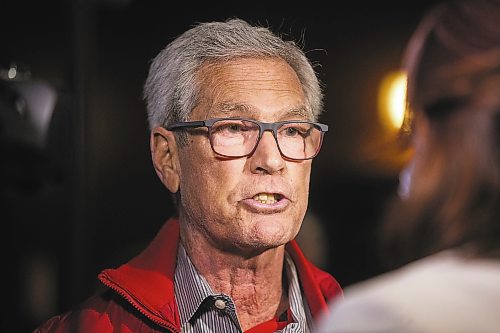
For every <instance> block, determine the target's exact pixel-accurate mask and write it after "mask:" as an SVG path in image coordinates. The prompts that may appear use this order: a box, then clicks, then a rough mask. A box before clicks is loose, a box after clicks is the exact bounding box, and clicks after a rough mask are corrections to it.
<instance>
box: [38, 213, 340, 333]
mask: <svg viewBox="0 0 500 333" xmlns="http://www.w3.org/2000/svg"><path fill="white" fill-rule="evenodd" d="M178 243H179V222H178V220H177V219H175V218H172V219H170V220H169V221H168V222H167V223H165V225H164V226H163V227H162V228H161V230H160V232H159V233H158V235H157V236H156V237H155V238H154V240H153V241H152V242H151V244H150V245H149V246H148V247H147V248H146V249H145V250H144V251H143V252H142V253H140V254H139V255H138V256H136V257H135V258H133V259H132V260H131V261H130V262H128V263H126V264H124V265H122V266H120V267H119V268H117V269H106V270H103V271H102V272H101V273H100V274H99V279H100V280H101V282H102V283H103V284H104V285H105V286H107V287H108V288H106V290H105V291H103V292H101V293H99V294H96V295H94V296H93V297H91V298H89V299H87V300H86V301H85V302H83V303H82V304H80V305H79V306H78V307H77V308H75V309H73V310H71V311H69V312H67V313H64V314H61V315H58V316H55V317H52V318H51V319H49V320H48V321H46V322H45V323H43V324H42V325H41V326H40V327H38V328H37V329H36V330H35V331H34V333H45V332H51V333H52V332H54V333H56V332H57V333H63V332H68V333H70V332H71V333H77V332H81V333H89V332H99V333H107V332H109V333H111V332H114V333H117V332H122V333H125V332H127V333H131V332H143V333H147V332H165V329H167V330H168V331H170V332H180V330H181V323H180V319H179V311H178V309H177V304H176V302H175V297H174V272H175V263H176V255H177V246H178ZM286 251H287V252H288V253H289V254H290V256H291V258H292V259H293V261H294V263H295V266H296V267H297V272H298V275H299V280H300V284H301V286H302V289H303V292H304V295H305V297H306V299H307V303H308V304H309V307H310V310H311V313H312V315H313V318H317V317H318V315H320V314H321V313H322V312H323V311H327V310H328V307H327V305H328V304H327V303H328V302H329V301H330V300H332V299H333V298H335V297H337V296H341V295H342V289H341V288H340V286H339V284H338V283H337V281H336V280H335V279H334V278H333V277H332V276H331V275H330V274H328V273H326V272H324V271H322V270H320V269H319V268H317V267H316V266H314V265H313V264H312V263H310V262H309V261H308V260H307V259H306V258H305V257H304V255H303V253H302V251H301V250H300V249H299V247H298V245H297V243H296V242H295V241H291V242H290V243H288V244H286Z"/></svg>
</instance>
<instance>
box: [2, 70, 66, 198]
mask: <svg viewBox="0 0 500 333" xmlns="http://www.w3.org/2000/svg"><path fill="white" fill-rule="evenodd" d="M30 77H31V75H30V72H29V71H28V70H27V69H24V70H21V68H20V67H19V66H18V65H17V64H15V63H13V64H11V65H10V66H9V67H8V68H5V67H4V68H1V69H0V149H1V151H2V159H1V161H2V162H1V163H0V184H2V187H1V190H0V191H1V192H3V193H6V192H8V191H13V192H18V191H20V192H32V191H36V190H37V189H39V188H40V187H41V186H43V183H44V181H46V180H47V179H51V178H52V177H53V173H52V172H51V171H52V169H53V167H54V166H53V165H51V161H50V159H49V158H48V156H47V153H46V151H45V148H46V137H47V132H48V128H49V125H50V120H51V118H52V113H53V110H54V107H55V104H56V102H57V93H56V91H55V90H54V88H52V87H51V86H50V85H49V84H47V83H45V82H42V81H32V80H30Z"/></svg>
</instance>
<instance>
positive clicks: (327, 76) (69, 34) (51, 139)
mask: <svg viewBox="0 0 500 333" xmlns="http://www.w3.org/2000/svg"><path fill="white" fill-rule="evenodd" d="M434 2H435V1H406V2H399V3H398V2H394V3H393V2H392V1H378V2H367V3H366V4H364V3H360V2H346V3H341V2H337V3H336V4H329V5H328V7H331V8H330V9H327V8H326V7H325V5H324V4H320V3H319V2H310V1H309V2H305V3H298V4H295V5H294V4H292V3H288V2H271V1H267V2H255V1H253V2H227V3H224V2H213V3H208V2H206V3H198V4H195V3H191V2H181V3H175V5H174V4H173V3H171V2H168V1H156V2H155V1H151V0H141V1H139V0H136V1H132V0H102V1H97V0H96V1H84V0H73V1H70V0H67V1H63V0H58V1H26V0H18V1H3V2H2V4H1V5H0V14H1V15H2V19H1V20H0V38H1V40H0V43H1V44H0V61H1V64H0V65H1V66H2V67H1V68H2V69H4V70H5V69H6V68H8V67H9V66H11V64H12V63H14V62H15V63H16V64H17V66H18V69H19V71H20V72H24V73H27V72H29V73H30V74H31V76H30V81H29V82H35V81H36V82H44V83H46V84H49V85H50V86H51V87H53V88H54V89H55V91H56V92H57V94H58V95H57V96H58V99H57V104H56V105H55V107H54V109H53V115H52V120H51V123H50V127H49V132H48V137H47V139H46V141H45V142H44V143H43V145H42V146H41V147H36V145H35V146H33V145H30V144H26V143H25V142H19V141H16V140H13V139H12V138H9V137H6V135H5V128H6V126H7V127H9V128H15V132H16V133H21V130H18V129H17V128H18V127H19V128H21V127H22V126H23V121H26V117H24V118H22V117H21V118H22V119H21V118H20V119H21V121H20V122H19V121H17V122H13V123H9V122H8V121H6V120H5V119H7V118H5V117H4V118H2V119H1V120H2V122H1V123H0V134H1V136H0V137H1V138H2V142H1V145H0V149H2V152H1V153H0V162H1V163H0V181H1V183H0V186H1V187H0V199H1V201H0V208H1V211H0V221H1V222H2V226H3V230H4V232H3V235H4V237H3V240H4V241H3V244H4V251H3V253H4V258H5V260H4V264H3V267H4V269H3V271H4V274H3V275H4V276H5V279H4V281H6V282H4V289H7V296H8V297H7V300H6V307H7V311H6V312H4V314H3V316H2V317H3V319H2V331H5V332H28V331H30V330H32V329H33V328H34V327H35V326H36V325H37V324H39V323H40V322H41V321H42V320H44V319H46V318H47V317H48V316H51V315H53V314H55V313H59V312H61V311H64V310H67V309H68V308H70V307H71V306H72V305H74V304H75V303H77V302H79V301H81V300H83V299H84V298H85V297H86V296H88V295H90V293H91V292H92V290H93V289H94V288H95V287H96V285H97V280H96V275H97V273H98V272H99V271H100V270H101V269H103V268H105V267H109V266H116V265H118V264H120V263H122V262H123V261H125V260H127V259H128V258H130V257H131V256H132V255H134V254H136V253H137V252H138V251H139V250H140V249H142V248H143V247H144V246H145V245H146V244H147V243H148V241H149V240H150V239H152V237H153V236H154V235H155V233H156V231H157V230H158V229H159V227H160V226H161V225H162V223H163V222H164V221H165V220H166V219H167V218H168V217H169V216H170V214H171V213H172V209H173V208H172V202H171V199H170V194H169V193H168V192H167V190H166V189H165V188H163V187H162V184H161V183H160V181H159V180H158V179H157V176H156V174H155V173H154V170H153V167H152V165H151V160H150V155H149V136H148V130H147V124H146V115H145V106H144V102H143V100H142V96H141V92H142V84H143V82H144V80H145V78H146V75H147V70H148V65H149V61H150V60H151V59H152V58H153V57H154V56H155V55H156V54H157V53H158V52H159V51H160V50H161V49H162V48H163V47H164V46H165V44H166V43H168V42H169V41H171V40H172V39H173V38H174V37H175V36H177V35H178V34H180V33H182V32H183V31H185V30H186V29H188V28H189V27H190V26H191V25H192V24H193V23H195V22H199V21H210V20H222V19H225V18H227V17H230V16H238V17H241V18H244V19H247V20H249V21H250V22H252V23H261V24H265V25H268V26H270V27H271V28H272V29H273V30H274V31H279V32H281V33H284V34H286V35H288V36H290V38H293V39H295V40H297V39H300V40H302V43H303V45H304V49H305V50H306V51H307V52H308V56H309V57H310V59H311V60H313V61H314V62H315V63H318V64H320V66H318V67H317V71H318V74H319V77H320V79H321V81H322V82H323V83H324V85H325V93H326V112H325V114H324V115H322V117H321V118H320V120H321V121H322V122H324V123H327V124H328V125H330V128H331V130H330V132H329V133H328V134H327V135H326V137H325V142H324V146H323V150H322V152H321V154H320V155H319V156H318V157H317V159H316V160H315V161H314V163H313V174H312V178H311V195H310V204H309V207H310V211H309V215H308V218H307V220H306V222H305V223H304V227H303V230H302V232H301V234H300V237H301V238H299V241H301V242H302V244H303V247H304V251H305V252H306V254H309V256H310V258H311V259H312V260H313V261H315V262H316V263H317V264H318V265H320V266H321V267H322V268H324V269H325V270H327V271H329V272H331V273H332V274H333V275H334V276H335V277H336V278H337V279H338V280H339V282H340V283H341V284H342V285H343V286H347V285H349V284H352V283H354V282H357V281H360V280H362V279H365V278H368V277H371V276H374V275H376V274H379V273H381V272H383V270H384V269H383V267H382V266H381V265H380V263H379V261H378V258H377V255H376V244H375V239H376V235H377V234H376V228H377V226H378V225H379V222H380V218H381V215H382V213H383V209H384V205H385V203H386V202H387V200H388V198H390V197H391V196H392V195H393V194H394V193H395V190H396V186H397V183H398V172H399V171H400V169H401V167H402V165H403V164H402V163H404V161H405V158H406V155H405V153H404V152H402V151H401V150H400V149H399V148H398V146H397V144H395V134H394V133H390V132H388V131H387V129H386V128H385V127H384V126H383V125H382V124H381V122H380V120H379V118H378V116H377V93H378V87H379V84H380V81H381V79H382V78H383V76H384V74H386V73H387V72H389V71H391V70H394V69H397V68H398V66H399V64H400V57H401V55H402V51H403V48H404V46H405V44H406V42H407V40H408V38H409V36H410V34H411V32H412V31H413V29H414V28H415V26H416V24H417V22H418V20H419V19H420V18H421V16H422V14H423V13H424V11H425V10H426V9H427V8H429V6H430V5H431V4H432V3H434ZM0 81H3V83H2V84H4V86H5V85H7V86H8V85H9V82H8V81H6V80H5V75H4V79H3V80H0ZM2 128H3V129H4V131H3V132H1V130H2ZM2 133H3V134H2ZM23 133H24V132H23Z"/></svg>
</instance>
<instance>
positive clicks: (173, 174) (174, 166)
mask: <svg viewBox="0 0 500 333" xmlns="http://www.w3.org/2000/svg"><path fill="white" fill-rule="evenodd" d="M150 148H151V157H152V160H153V165H154V168H155V171H156V174H157V175H158V177H159V178H160V180H161V182H162V183H163V184H164V185H165V186H166V187H167V188H168V190H169V191H170V192H172V193H176V192H177V191H178V190H179V183H180V175H179V172H180V167H179V159H178V154H177V142H176V140H175V135H174V134H173V133H172V132H171V131H168V130H166V129H164V128H163V127H155V128H153V129H152V130H151V135H150Z"/></svg>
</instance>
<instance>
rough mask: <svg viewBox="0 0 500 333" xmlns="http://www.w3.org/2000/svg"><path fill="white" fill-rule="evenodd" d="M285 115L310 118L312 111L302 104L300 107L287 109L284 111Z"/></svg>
mask: <svg viewBox="0 0 500 333" xmlns="http://www.w3.org/2000/svg"><path fill="white" fill-rule="evenodd" d="M283 116H284V117H287V118H288V117H291V118H297V117H298V118H307V119H309V118H310V117H311V112H309V111H308V110H307V108H306V107H305V106H300V107H298V108H293V109H290V110H286V111H284V112H283Z"/></svg>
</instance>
